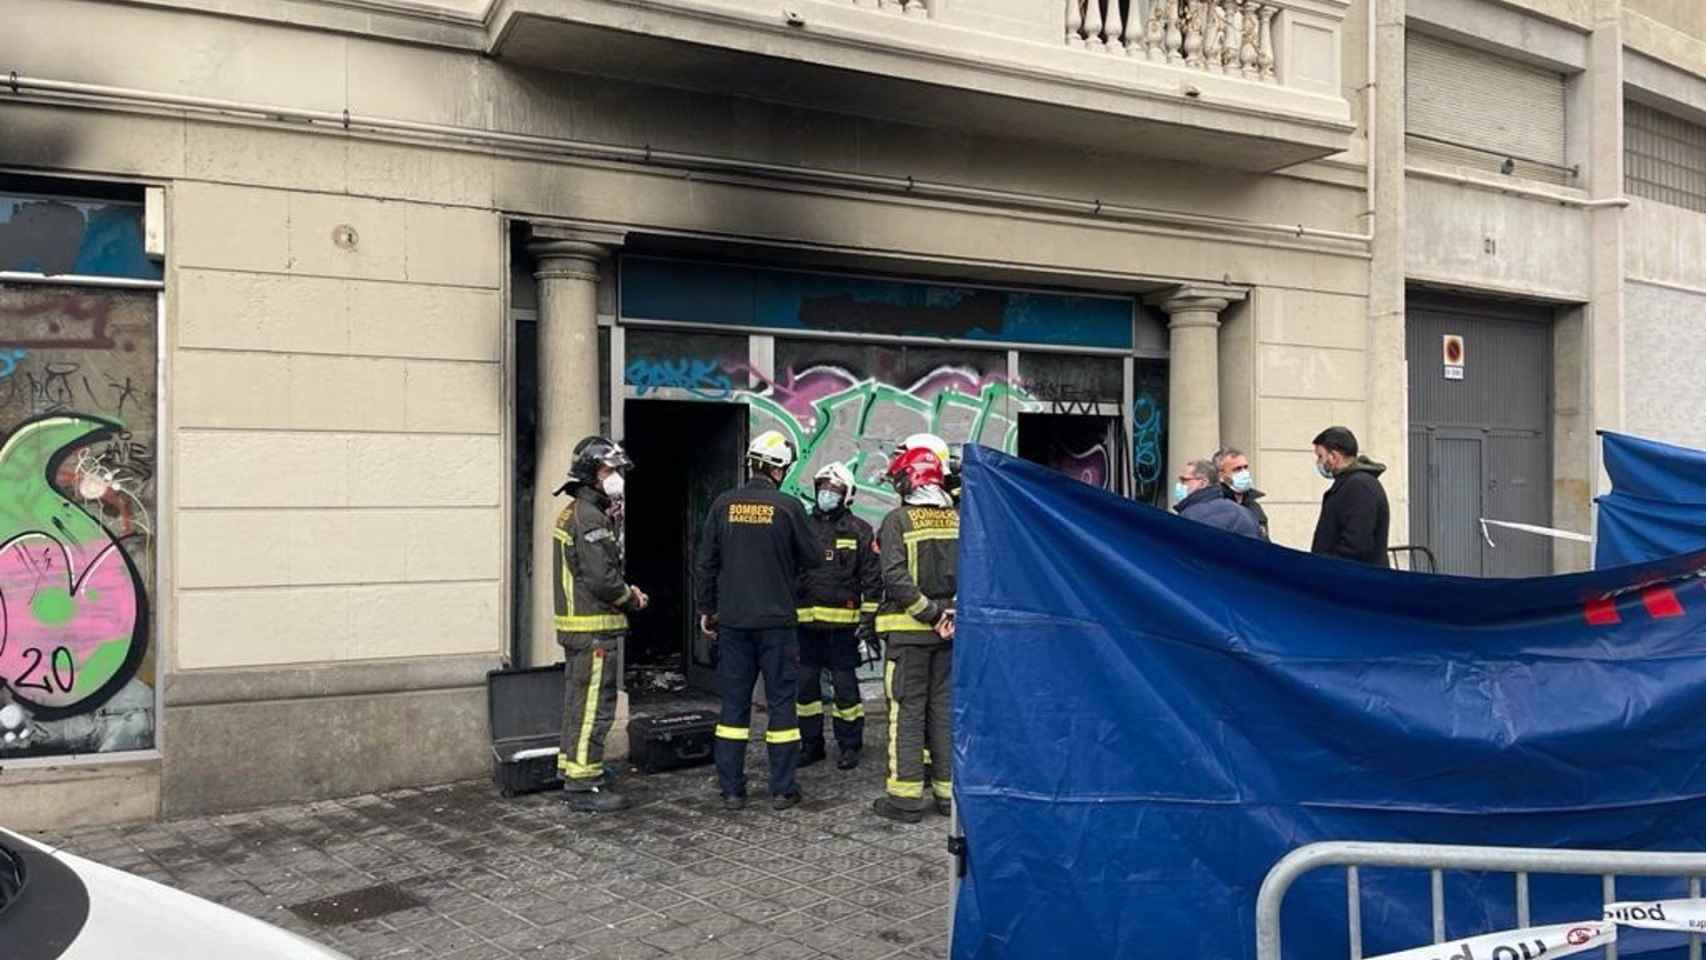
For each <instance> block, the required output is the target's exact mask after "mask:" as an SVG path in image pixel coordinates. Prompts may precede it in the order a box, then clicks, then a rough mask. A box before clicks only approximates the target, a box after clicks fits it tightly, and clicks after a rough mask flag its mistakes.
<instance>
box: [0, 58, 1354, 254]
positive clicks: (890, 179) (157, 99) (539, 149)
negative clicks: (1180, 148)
mask: <svg viewBox="0 0 1706 960" xmlns="http://www.w3.org/2000/svg"><path fill="white" fill-rule="evenodd" d="M32 93H37V94H49V95H58V96H57V97H54V98H52V99H53V102H56V103H63V104H67V105H72V106H79V105H82V106H88V105H101V104H106V103H116V104H123V105H132V106H137V105H140V106H145V107H156V108H158V107H169V108H175V109H178V110H185V111H193V112H197V113H203V114H213V115H218V116H229V117H236V118H242V119H249V120H260V121H270V122H286V123H297V124H307V125H309V126H312V127H315V128H316V129H318V130H320V131H328V130H342V131H346V132H348V131H356V130H360V131H369V132H382V133H392V134H395V133H407V134H414V135H417V136H422V137H428V138H431V139H434V140H439V141H451V142H455V143H462V144H468V145H474V146H486V147H497V148H507V149H514V150H521V151H527V152H531V153H546V154H554V155H560V156H572V157H581V158H584V159H592V160H606V161H617V162H623V163H642V164H647V165H652V166H662V167H668V168H673V169H678V170H682V171H688V172H705V173H723V174H729V175H747V176H762V177H771V178H777V179H785V180H793V181H798V182H805V183H815V184H820V185H824V186H833V187H844V188H851V189H858V190H876V191H883V192H886V193H898V194H904V195H907V196H918V197H928V198H932V199H938V200H960V201H970V202H976V203H988V204H1001V205H1007V206H1016V207H1025V208H1030V209H1033V210H1045V211H1050V212H1054V213H1063V214H1072V215H1077V216H1089V217H1094V218H1098V219H1108V220H1114V221H1119V222H1154V223H1174V224H1189V225H1192V226H1201V227H1212V228H1216V229H1230V230H1241V231H1245V232H1248V233H1257V234H1267V235H1272V236H1284V237H1290V238H1294V239H1314V240H1328V241H1333V242H1338V243H1352V244H1364V245H1366V244H1368V243H1370V242H1371V241H1372V240H1373V239H1374V237H1373V234H1372V232H1370V233H1352V232H1348V231H1342V230H1324V229H1321V228H1318V227H1309V226H1304V225H1303V224H1290V223H1262V222H1257V221H1253V220H1240V219H1237V218H1235V217H1221V216H1215V215H1212V214H1197V213H1183V212H1179V211H1173V210H1159V209H1154V208H1149V207H1134V206H1128V205H1125V204H1116V203H1106V202H1103V201H1102V200H1100V199H1090V200H1081V199H1076V198H1071V197H1054V196H1048V195H1046V194H1034V193H1022V192H1017V191H1008V190H996V189H991V188H988V187H973V186H968V185H963V184H953V183H942V182H934V181H927V180H918V179H916V178H913V177H897V176H889V175H882V174H865V173H855V172H852V171H845V170H825V169H815V168H811V167H798V166H791V165H786V164H776V163H763V162H759V161H753V160H741V159H737V158H734V157H715V156H707V155H704V154H694V153H683V152H680V151H674V150H654V149H653V148H652V147H650V146H644V147H629V146H621V145H618V144H609V143H595V142H592V141H586V140H569V139H563V138H556V137H542V136H534V135H531V134H522V133H504V132H501V131H495V130H478V129H474V128H471V127H455V126H449V125H445V124H437V123H421V122H418V121H413V120H397V119H390V118H385V117H369V116H362V115H359V114H352V113H350V112H349V111H348V110H344V111H342V112H338V113H333V112H331V111H327V110H305V109H301V108H297V107H280V106H273V105H268V104H257V103H245V102H242V101H237V100H221V99H216V98H213V97H193V96H185V95H183V94H173V93H161V92H157V91H151V90H137V89H132V88H127V87H113V86H105V85H101V84H92V83H76V82H72V81H66V80H47V79H43V78H40V77H27V76H21V75H19V74H18V73H16V72H13V73H11V74H8V75H7V76H6V77H5V78H4V79H0V99H11V98H14V97H16V98H22V97H25V96H27V95H29V94H32Z"/></svg>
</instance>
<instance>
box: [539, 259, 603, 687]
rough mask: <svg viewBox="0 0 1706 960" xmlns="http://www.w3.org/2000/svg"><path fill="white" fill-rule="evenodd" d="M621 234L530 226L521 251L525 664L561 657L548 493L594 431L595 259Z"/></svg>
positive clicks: (555, 507)
mask: <svg viewBox="0 0 1706 960" xmlns="http://www.w3.org/2000/svg"><path fill="white" fill-rule="evenodd" d="M621 241H622V237H621V235H620V234H603V233H591V232H587V231H581V230H564V229H558V228H553V227H543V226H535V227H533V229H532V238H531V240H530V242H529V243H528V244H527V251H528V252H529V253H531V254H532V255H533V257H534V263H535V269H534V273H533V276H534V278H535V279H536V280H538V281H539V409H538V420H537V423H538V439H537V455H536V457H535V458H534V474H533V490H534V498H533V537H532V539H533V542H532V543H531V544H530V545H529V547H530V548H531V549H532V551H533V577H532V588H531V590H530V591H529V594H530V599H529V607H530V610H531V612H532V629H531V631H530V634H531V636H529V638H528V644H527V651H526V657H527V665H529V666H543V665H545V664H550V663H555V662H557V660H559V659H561V657H562V652H561V650H559V649H558V647H557V637H556V632H555V629H554V626H553V618H554V616H555V611H554V610H553V609H552V601H553V596H554V595H553V593H552V590H551V577H552V575H553V572H552V571H553V565H552V559H553V556H552V552H553V551H552V542H553V541H552V539H551V528H552V526H553V525H555V523H556V521H557V513H558V512H559V511H561V510H562V509H563V507H564V506H565V505H566V503H567V501H566V500H564V499H563V498H561V497H553V496H551V491H553V490H555V489H557V487H559V486H561V485H562V482H563V477H564V476H565V475H567V473H568V470H569V461H570V459H571V455H572V454H573V452H574V448H575V444H577V443H579V442H580V439H581V438H582V437H584V436H586V435H587V434H591V433H597V432H598V266H599V264H600V263H601V262H602V261H604V260H605V259H607V258H608V257H609V256H610V254H611V251H612V250H613V248H614V247H616V246H619V245H620V244H621Z"/></svg>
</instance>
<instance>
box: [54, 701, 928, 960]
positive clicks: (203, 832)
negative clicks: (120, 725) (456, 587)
mask: <svg viewBox="0 0 1706 960" xmlns="http://www.w3.org/2000/svg"><path fill="white" fill-rule="evenodd" d="M874 733H876V734H877V736H873V737H872V739H873V741H874V742H873V744H872V745H871V747H870V748H869V749H871V750H872V751H873V752H874V754H875V755H878V756H880V753H881V748H882V744H881V742H880V734H881V731H880V730H878V731H874ZM747 769H748V777H749V795H750V796H751V797H752V798H753V803H752V804H751V805H750V806H749V807H748V808H747V809H745V810H743V811H738V812H731V811H727V810H724V809H723V808H722V805H721V803H720V802H719V800H718V797H717V788H716V781H715V777H714V776H713V775H712V774H711V772H710V771H709V770H708V769H704V768H700V769H693V770H685V771H674V772H670V773H663V774H654V775H641V774H638V773H635V772H632V771H624V772H623V773H622V774H621V776H622V782H623V790H624V791H626V792H628V793H630V794H632V795H633V796H634V797H635V798H636V799H637V800H638V801H640V803H639V805H638V806H637V807H636V808H635V809H633V810H630V811H628V812H626V813H623V814H620V815H616V816H592V815H585V814H574V813H571V812H569V811H567V810H565V809H564V808H563V807H562V805H561V804H560V803H559V802H558V801H557V799H556V798H555V797H554V796H552V795H550V794H535V795H529V796H522V797H516V798H514V799H510V800H504V799H502V798H500V797H498V795H497V793H496V791H495V790H494V789H493V788H492V786H491V784H490V783H487V782H483V781H469V782H462V783H452V784H441V785H437V786H433V787H426V788H410V789H401V790H391V791H387V792H385V793H380V794H369V795H366V796H359V797H349V798H344V799H340V800H328V801H320V802H315V803H308V804H289V805H280V806H274V807H268V808H265V809H262V810H257V811H250V812H246V813H240V814H220V815H216V816H208V817H200V818H191V819H186V820H179V821H173V822H169V823H160V824H139V825H130V826H122V827H100V828H91V829H88V830H72V831H67V832H63V833H60V834H55V835H53V836H51V837H48V838H46V839H48V840H50V841H51V842H53V843H55V844H56V845H59V846H63V847H65V848H66V849H68V850H70V851H72V852H74V853H77V854H79V855H82V856H85V857H88V858H90V859H93V860H96V861H98V862H101V863H105V864H108V865H110V866H114V867H117V868H119V869H123V870H128V871H130V872H132V873H136V874H138V875H141V876H146V877H149V878H151V879H156V880H159V881H160V882H162V883H165V884H167V885H169V886H172V887H176V888H178V889H182V890H186V891H188V892H190V893H194V894H197V895H199V896H202V897H206V898H208V899H212V900H214V901H216V902H219V903H223V904H225V905H226V906H229V907H231V908H232V909H236V910H239V911H241V912H243V913H247V914H250V915H252V916H257V917H260V918H261V919H263V920H267V921H268V922H271V923H274V924H276V925H279V926H281V927H284V928H285V929H289V930H292V931H295V932H298V933H301V934H302V935H304V936H307V937H310V938H313V939H317V940H320V941H322V942H325V943H327V944H330V945H332V946H334V947H336V948H337V949H341V950H343V951H345V952H347V953H349V954H350V955H351V956H352V957H355V958H357V960H413V958H431V960H517V958H528V960H536V958H537V960H547V958H550V960H582V958H587V960H654V958H660V957H665V956H668V957H673V958H681V960H735V958H754V960H784V958H785V960H883V958H887V957H890V956H894V957H905V958H906V960H922V958H930V957H942V958H945V957H946V956H947V945H946V943H947V940H946V923H947V919H946V904H947V896H948V874H949V869H950V867H951V863H952V861H951V859H950V858H949V856H948V854H947V852H946V850H945V849H944V844H943V838H944V836H945V833H946V828H947V821H945V820H942V819H941V818H937V817H930V818H928V819H926V820H925V821H924V822H923V823H922V824H918V825H906V824H895V823H890V822H888V821H881V820H878V819H876V818H875V817H874V816H872V815H871V814H870V812H869V803H870V798H871V797H874V796H876V795H878V794H879V793H881V791H882V778H883V775H884V772H883V770H882V768H881V765H880V764H873V763H867V764H864V765H863V766H861V768H860V769H859V770H857V771H854V772H852V773H848V772H844V771H839V770H836V769H835V768H834V766H833V765H832V764H819V765H816V766H814V767H812V768H810V769H808V770H805V771H802V772H801V783H802V789H803V790H804V791H805V793H806V796H807V800H806V802H805V803H804V804H802V805H801V806H799V807H797V808H795V809H793V810H790V811H785V812H783V813H774V812H772V811H771V810H770V809H769V806H768V804H766V803H765V802H764V798H765V796H766V795H767V790H766V789H765V786H764V778H765V776H766V763H765V758H764V752H763V749H762V745H758V746H756V747H755V748H754V749H753V750H752V752H751V753H750V754H749V757H748V766H747ZM383 883H394V884H396V885H397V887H398V888H399V889H401V890H402V891H404V892H406V893H408V894H409V895H411V896H413V897H414V898H416V899H417V900H419V901H420V902H421V903H422V906H419V907H414V908H410V909H409V910H404V911H399V912H397V913H394V914H387V915H385V916H383V917H378V918H373V919H369V920H363V921H359V922H357V923H351V924H344V925H340V926H330V927H326V926H318V925H316V924H315V923H314V922H312V921H309V920H307V919H304V918H302V917H298V916H297V915H295V914H293V913H291V912H290V911H288V910H286V909H284V908H285V907H286V906H288V905H291V904H297V903H303V902H308V901H313V900H318V899H321V898H325V897H329V896H334V895H338V894H342V893H346V892H349V891H352V890H359V889H362V888H365V887H371V886H374V885H377V884H383Z"/></svg>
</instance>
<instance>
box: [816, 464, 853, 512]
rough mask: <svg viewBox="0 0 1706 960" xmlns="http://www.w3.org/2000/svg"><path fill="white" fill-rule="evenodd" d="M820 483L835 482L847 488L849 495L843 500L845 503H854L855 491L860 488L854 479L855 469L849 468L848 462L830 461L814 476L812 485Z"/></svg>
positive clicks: (842, 487) (844, 488)
mask: <svg viewBox="0 0 1706 960" xmlns="http://www.w3.org/2000/svg"><path fill="white" fill-rule="evenodd" d="M820 483H833V484H835V485H836V486H838V487H840V488H841V489H843V490H846V491H847V497H846V499H845V500H843V501H842V502H843V503H852V502H853V491H855V490H857V489H858V488H859V486H858V484H857V483H855V482H854V480H853V471H851V470H849V469H847V466H846V464H842V463H836V462H832V463H829V464H828V465H826V466H825V467H824V468H823V469H822V470H819V471H818V472H817V473H816V474H814V475H813V476H812V486H814V487H815V486H817V485H818V484H820Z"/></svg>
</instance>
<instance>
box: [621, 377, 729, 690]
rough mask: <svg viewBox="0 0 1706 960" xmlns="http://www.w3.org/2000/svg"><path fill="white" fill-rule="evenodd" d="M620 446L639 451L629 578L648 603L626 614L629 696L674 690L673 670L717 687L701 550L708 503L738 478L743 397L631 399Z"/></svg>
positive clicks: (629, 528) (628, 523) (631, 499)
mask: <svg viewBox="0 0 1706 960" xmlns="http://www.w3.org/2000/svg"><path fill="white" fill-rule="evenodd" d="M623 422H624V433H625V436H624V437H623V440H622V444H623V446H624V447H626V448H627V450H628V453H629V455H630V456H631V457H633V459H634V469H633V471H632V472H631V473H630V474H629V476H628V494H627V497H628V512H627V517H626V519H625V521H624V528H625V537H626V541H625V545H626V548H627V563H628V581H629V582H630V583H633V584H636V585H638V586H639V587H640V589H642V590H645V591H646V592H647V593H648V594H650V595H651V599H652V605H651V608H650V609H648V610H646V611H644V612H642V613H638V614H634V615H633V616H630V617H629V618H628V621H629V634H628V645H627V649H626V651H625V661H624V662H625V665H626V669H627V671H628V674H629V677H630V678H632V679H633V680H634V681H635V682H634V683H631V684H630V686H629V695H630V696H633V697H636V698H644V697H645V696H647V695H648V694H649V693H667V692H670V690H669V683H670V675H671V674H677V675H680V676H681V677H682V679H684V680H685V682H686V683H687V684H688V685H689V686H690V687H692V688H694V689H699V690H715V689H716V683H715V673H714V665H713V664H712V662H711V647H710V643H709V642H708V641H707V640H706V639H705V638H704V637H703V636H701V635H700V633H699V622H698V619H699V618H698V613H697V611H696V610H695V603H694V596H695V594H696V592H697V590H698V581H697V578H696V575H695V571H694V558H695V557H696V556H697V554H698V550H699V535H700V530H701V528H702V527H703V525H704V522H705V514H706V512H707V511H708V510H710V508H711V501H712V500H713V499H715V498H716V497H717V495H718V494H721V493H723V492H724V491H726V490H728V489H729V488H731V487H733V486H735V485H736V484H737V483H738V482H740V479H741V476H740V467H741V452H742V450H743V449H744V448H745V446H746V425H747V409H746V405H745V404H742V403H695V402H690V401H682V400H629V401H627V404H626V406H625V407H624V409H623Z"/></svg>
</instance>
